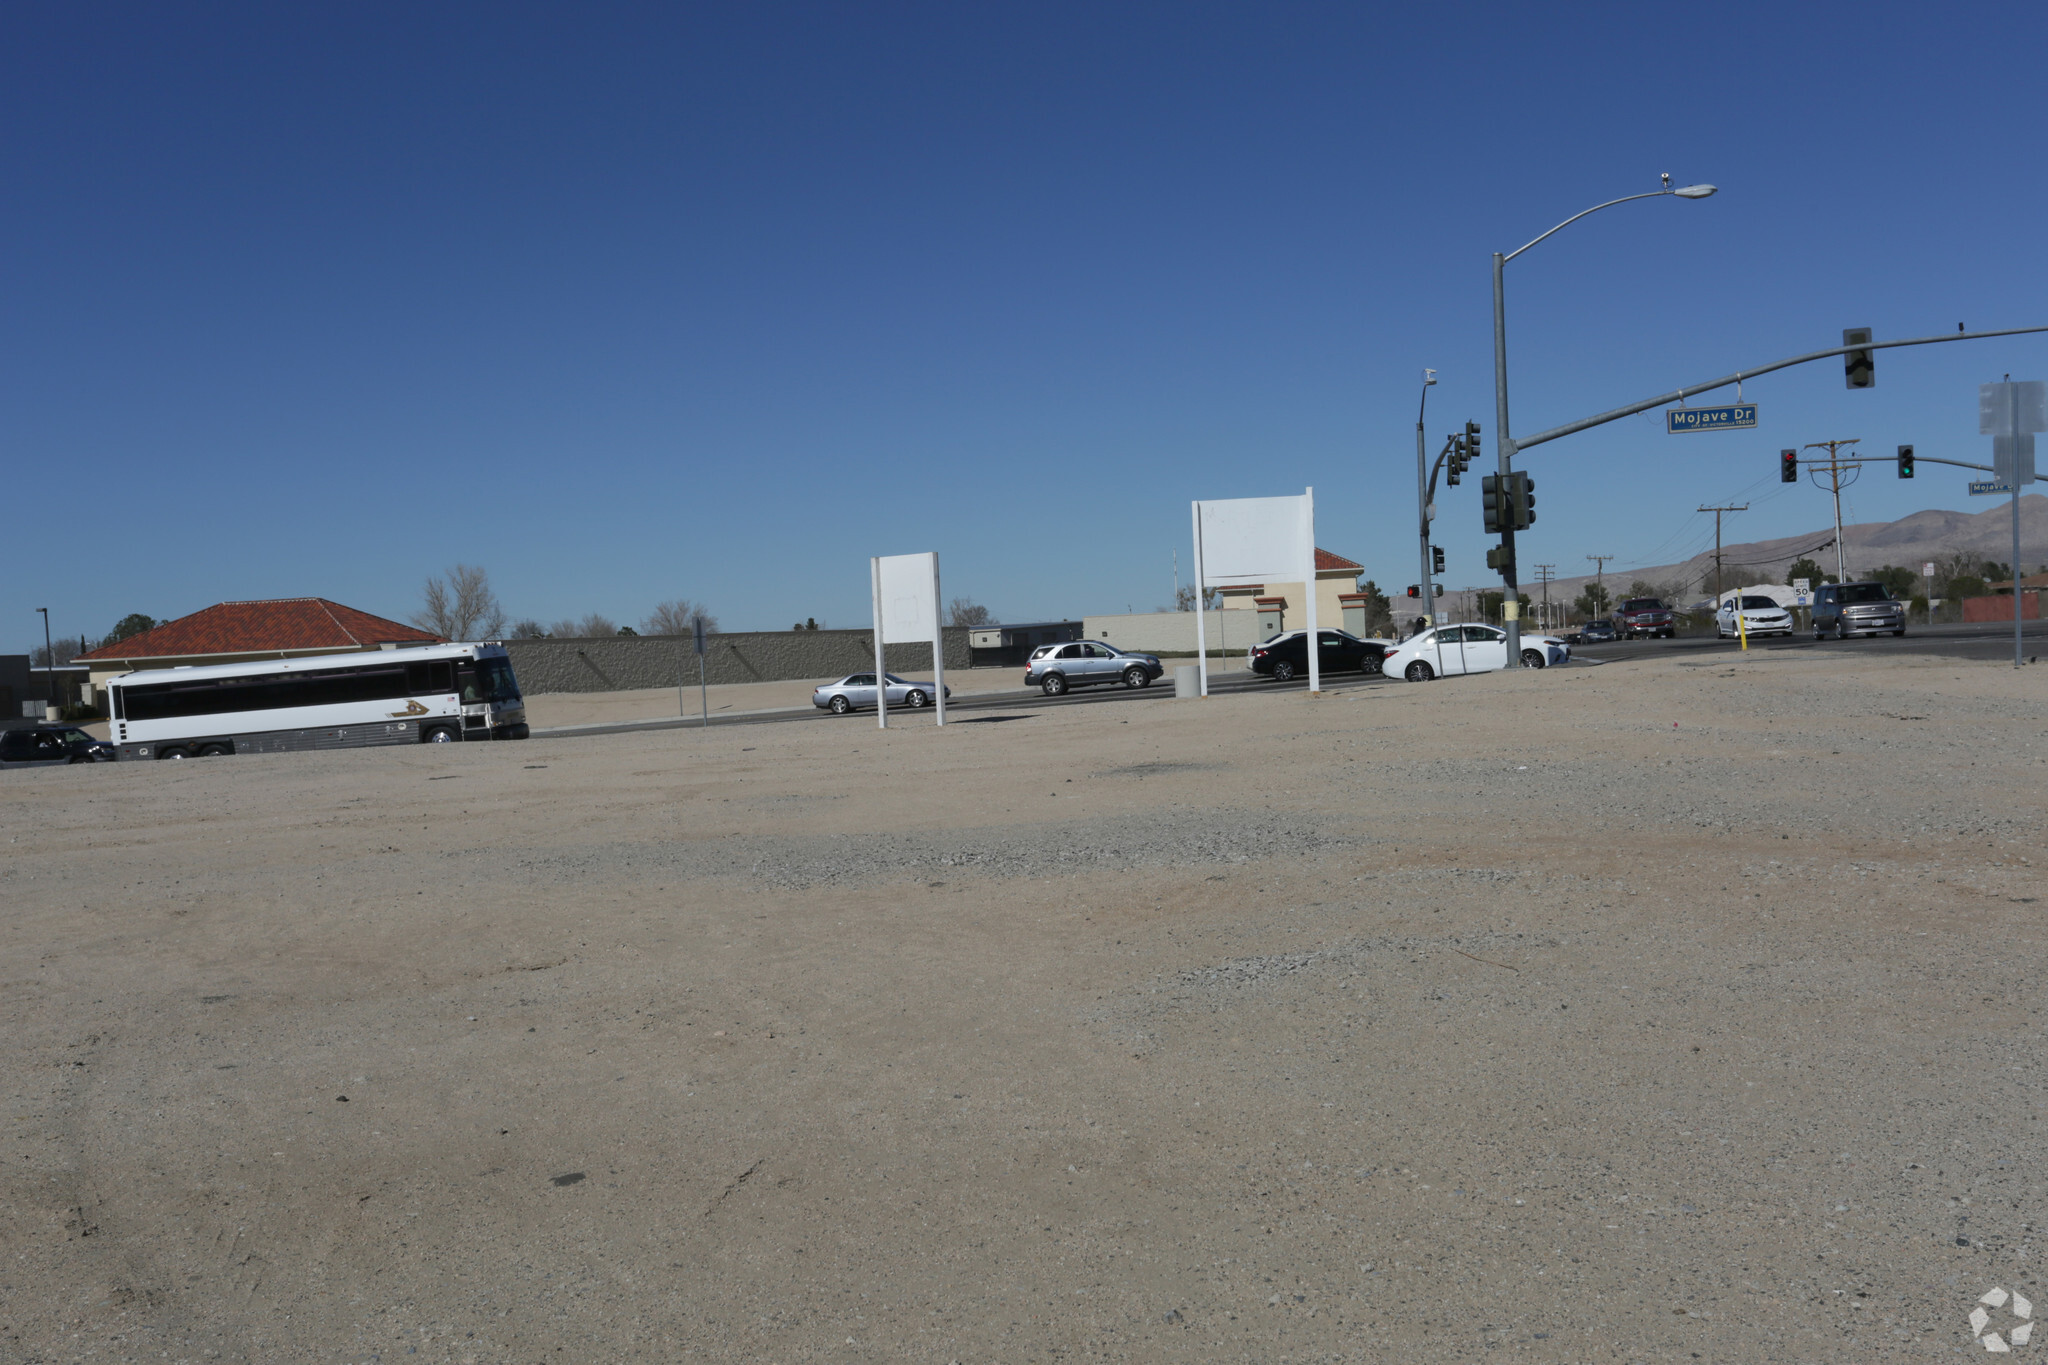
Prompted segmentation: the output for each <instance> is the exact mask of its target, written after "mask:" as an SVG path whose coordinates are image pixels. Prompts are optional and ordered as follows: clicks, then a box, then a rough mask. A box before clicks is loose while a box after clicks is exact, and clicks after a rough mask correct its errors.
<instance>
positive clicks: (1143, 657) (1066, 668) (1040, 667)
mask: <svg viewBox="0 0 2048 1365" xmlns="http://www.w3.org/2000/svg"><path fill="white" fill-rule="evenodd" d="M1164 672H1166V669H1165V667H1164V666H1163V665H1161V664H1160V662H1159V656H1158V655H1156V654H1132V653H1130V652H1128V651H1126V650H1121V649H1118V648H1117V647H1116V646H1115V645H1106V644H1104V643H1102V641H1100V640H1076V641H1074V642H1073V643H1072V644H1065V645H1040V646H1039V647H1038V648H1037V649H1036V650H1033V651H1032V654H1031V662H1030V663H1028V664H1026V665H1025V666H1024V685H1025V686H1026V687H1039V688H1043V689H1045V695H1046V696H1048V697H1057V696H1058V695H1059V694H1060V693H1062V692H1064V691H1066V690H1067V689H1068V688H1070V687H1088V686H1090V685H1092V684H1095V683H1113V682H1120V683H1122V684H1123V685H1124V686H1125V687H1150V686H1151V685H1152V680H1153V679H1155V678H1157V677H1158V676H1159V675H1160V674H1162V673H1164Z"/></svg>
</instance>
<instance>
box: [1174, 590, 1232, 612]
mask: <svg viewBox="0 0 2048 1365" xmlns="http://www.w3.org/2000/svg"><path fill="white" fill-rule="evenodd" d="M1204 599H1205V600H1204V601H1203V603H1202V608H1203V610H1205V611H1216V610H1219V609H1220V608H1221V607H1222V606H1223V591H1222V589H1220V588H1211V589H1209V591H1208V592H1207V593H1206V594H1204ZM1173 609H1174V610H1175V611H1193V610H1194V609H1195V585H1194V584H1192V583H1183V584H1181V585H1180V590H1179V591H1178V592H1176V593H1174V595H1173Z"/></svg>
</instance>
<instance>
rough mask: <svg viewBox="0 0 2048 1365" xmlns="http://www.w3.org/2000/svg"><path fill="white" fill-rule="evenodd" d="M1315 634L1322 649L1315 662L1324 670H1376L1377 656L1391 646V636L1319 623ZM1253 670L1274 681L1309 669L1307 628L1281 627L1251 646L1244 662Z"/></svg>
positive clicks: (1365, 671)
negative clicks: (1358, 632)
mask: <svg viewBox="0 0 2048 1365" xmlns="http://www.w3.org/2000/svg"><path fill="white" fill-rule="evenodd" d="M1316 638H1317V640H1318V642H1319V646H1320V649H1321V653H1320V655H1319V656H1318V658H1317V660H1316V665H1317V667H1319V668H1320V669H1321V670H1322V671H1323V672H1325V673H1349V672H1352V671H1354V670H1355V671H1357V672H1360V673H1377V672H1379V671H1380V660H1382V659H1384V658H1386V657H1387V651H1388V650H1390V649H1392V648H1393V647H1394V642H1393V641H1392V640H1366V639H1362V638H1360V637H1359V636H1356V635H1353V634H1352V633H1351V632H1349V631H1346V630H1328V629H1324V628H1322V627H1318V628H1317V630H1316ZM1246 666H1247V667H1249V668H1250V669H1251V671H1252V672H1254V673H1263V674H1265V675H1267V676H1268V677H1270V678H1272V679H1273V681H1274V682H1287V681H1288V680H1289V679H1291V678H1294V677H1296V676H1297V675H1300V674H1304V673H1307V672H1308V632H1307V631H1305V630H1289V631H1283V632H1282V633H1281V634H1279V635H1275V636H1274V637H1273V638H1271V639H1270V640H1267V641H1265V642H1264V643H1262V644H1257V645H1253V646H1252V650H1251V659H1250V661H1249V663H1248V664H1247V665H1246Z"/></svg>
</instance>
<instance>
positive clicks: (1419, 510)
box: [1415, 370, 1436, 626]
mask: <svg viewBox="0 0 2048 1365" xmlns="http://www.w3.org/2000/svg"><path fill="white" fill-rule="evenodd" d="M1435 383H1436V371H1435V370H1424V371H1423V372H1422V402H1421V403H1420V404H1418V405H1417V407H1416V409H1415V520H1416V523H1417V524H1418V525H1419V526H1421V528H1422V619H1423V620H1424V621H1425V622H1427V623H1428V624H1429V625H1432V626H1433V625H1435V624H1436V616H1435V614H1434V613H1433V612H1432V611H1431V610H1430V609H1431V608H1432V607H1434V606H1435V605H1436V599H1435V598H1434V597H1432V596H1431V594H1430V586H1431V585H1430V573H1431V572H1432V568H1431V564H1430V559H1429V520H1430V515H1431V508H1430V505H1429V456H1428V454H1427V453H1426V452H1425V451H1424V450H1423V437H1422V415H1423V413H1424V412H1425V411H1427V410H1428V408H1429V390H1430V386H1431V385H1433V384H1435Z"/></svg>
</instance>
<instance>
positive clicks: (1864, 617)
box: [1813, 583, 1906, 640]
mask: <svg viewBox="0 0 2048 1365" xmlns="http://www.w3.org/2000/svg"><path fill="white" fill-rule="evenodd" d="M1887 631H1889V632H1891V633H1892V634H1893V635H1904V634H1905V633H1906V608H1905V605H1904V604H1903V603H1901V602H1900V601H1899V600H1898V599H1897V598H1896V597H1893V596H1892V595H1891V590H1890V589H1888V588H1886V587H1885V585H1884V584H1882V583H1823V584H1821V586H1820V591H1818V592H1816V593H1815V594H1814V595H1813V638H1814V639H1816V640H1825V639H1826V638H1827V637H1828V636H1829V635H1830V634H1833V635H1834V636H1835V638H1837V639H1840V640H1846V639H1848V638H1849V637H1850V636H1851V635H1882V634H1884V633H1885V632H1887Z"/></svg>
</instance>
